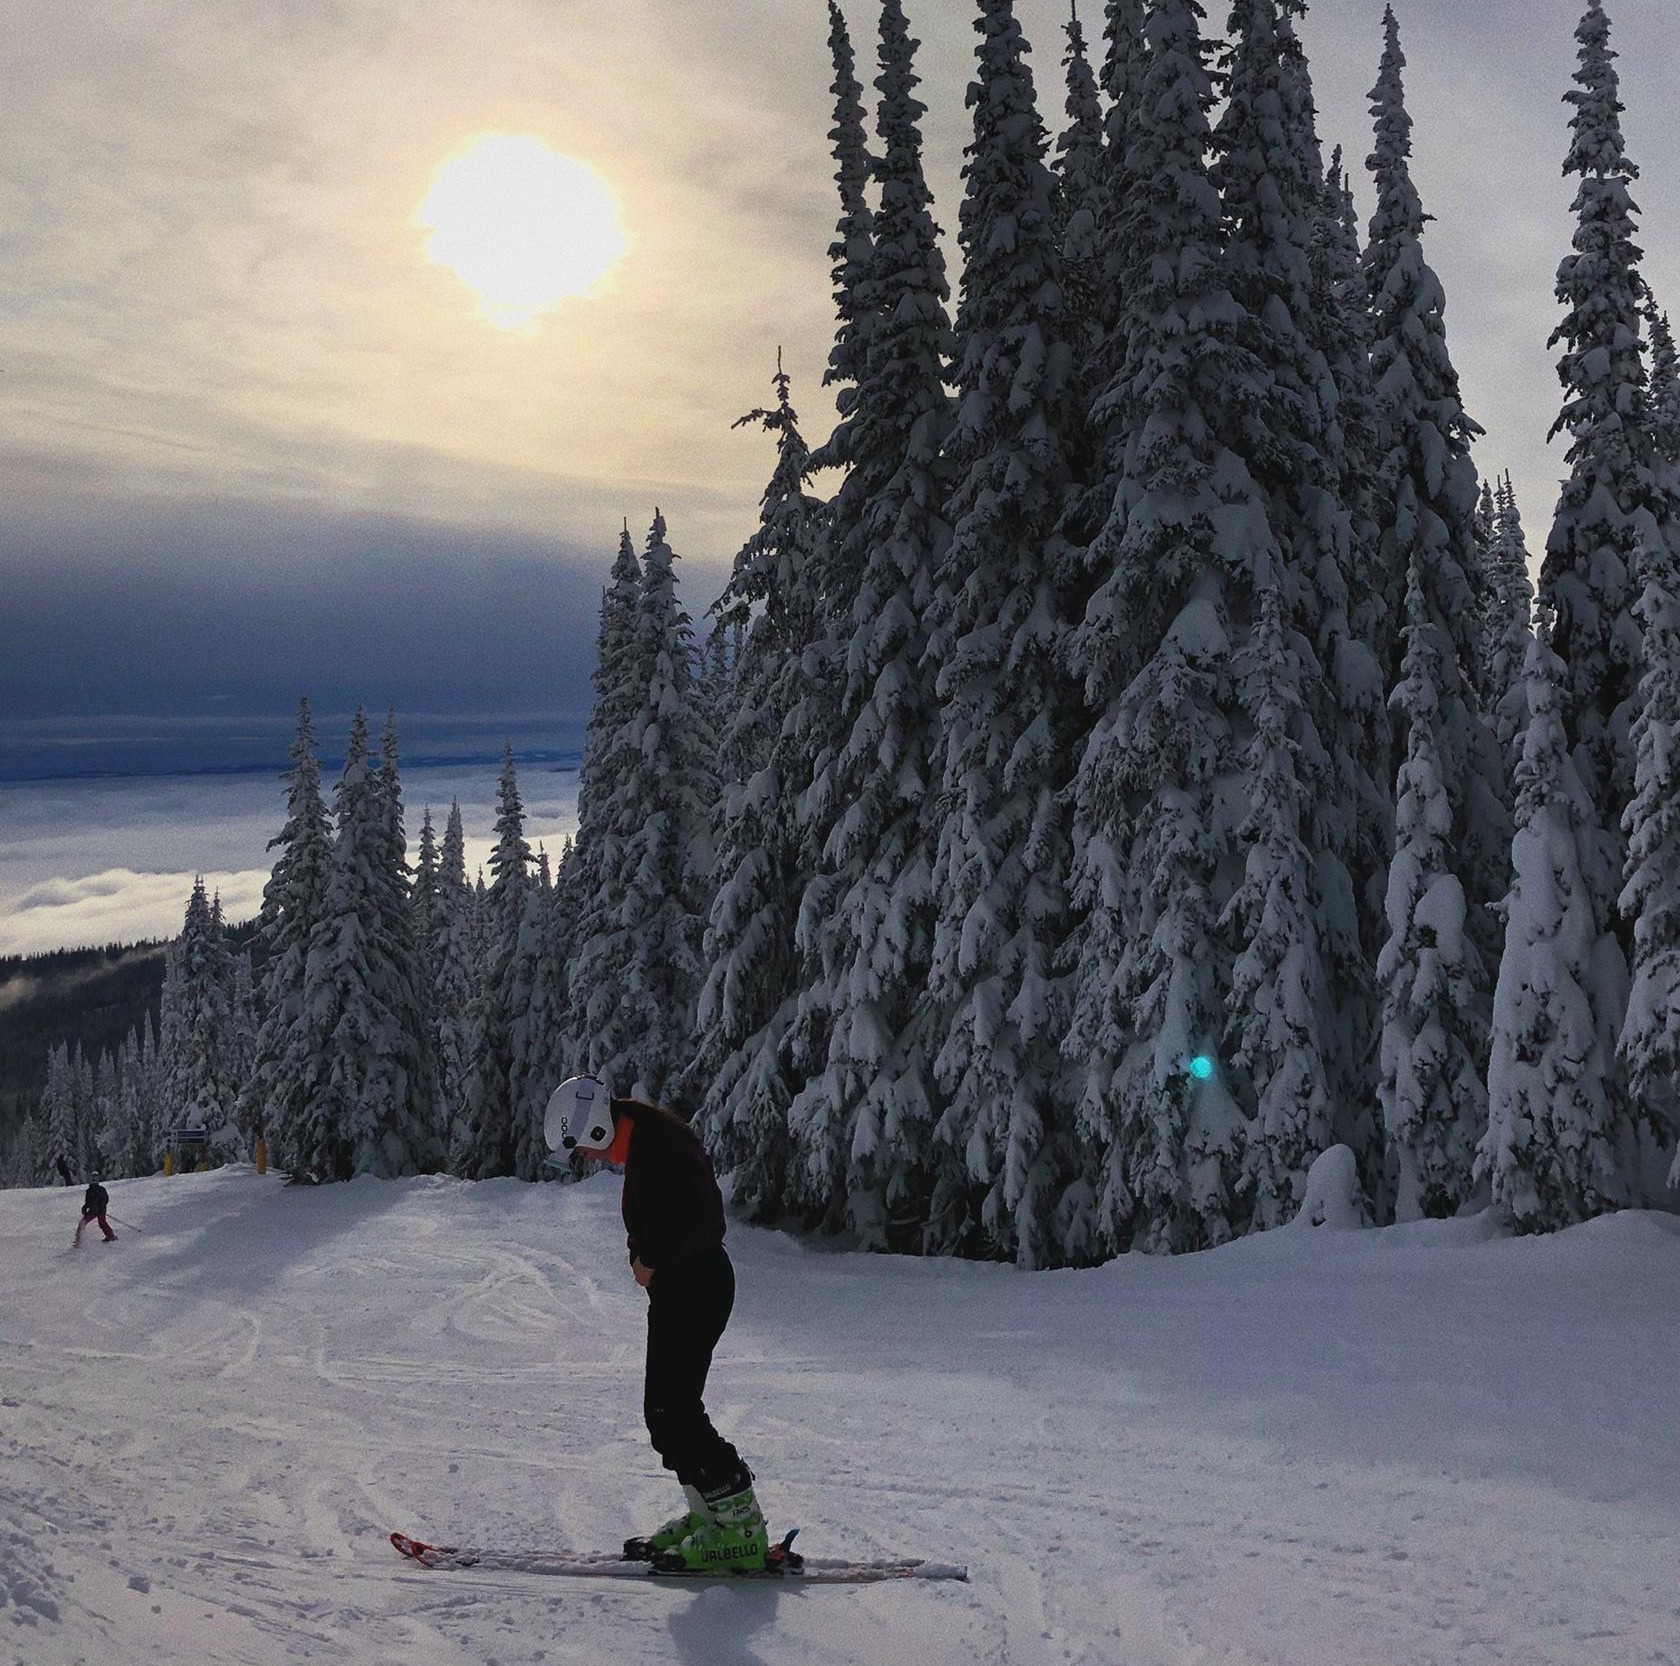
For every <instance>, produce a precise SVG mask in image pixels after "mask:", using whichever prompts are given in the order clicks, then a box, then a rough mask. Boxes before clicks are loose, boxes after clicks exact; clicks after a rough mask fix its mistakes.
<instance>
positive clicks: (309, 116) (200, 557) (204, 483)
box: [0, 0, 1680, 722]
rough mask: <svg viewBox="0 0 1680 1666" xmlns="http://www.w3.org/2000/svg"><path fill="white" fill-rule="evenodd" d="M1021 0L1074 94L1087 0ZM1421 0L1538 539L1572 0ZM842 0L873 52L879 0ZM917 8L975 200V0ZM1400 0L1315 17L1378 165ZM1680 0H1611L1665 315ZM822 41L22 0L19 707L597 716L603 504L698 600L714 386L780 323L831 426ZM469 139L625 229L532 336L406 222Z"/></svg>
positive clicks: (733, 523)
mask: <svg viewBox="0 0 1680 1666" xmlns="http://www.w3.org/2000/svg"><path fill="white" fill-rule="evenodd" d="M1020 9H1021V15H1022V17H1023V20H1024V22H1025V24H1026V26H1027V28H1028V31H1029V33H1030V35H1031V37H1032V38H1033V40H1034V41H1035V43H1036V44H1037V47H1038V52H1037V56H1036V66H1037V71H1038V75H1039V78H1040V86H1041V89H1044V90H1045V92H1046V95H1047V96H1046V99H1045V102H1046V104H1047V106H1049V108H1050V113H1051V114H1052V116H1053V117H1059V112H1060V103H1061V92H1060V84H1059V83H1060V68H1059V63H1060V58H1061V45H1062V43H1061V36H1060V29H1061V25H1062V22H1063V19H1064V16H1065V7H1064V4H1062V3H1052V0H1022V4H1021V8H1020ZM1086 9H1087V11H1089V12H1093V13H1094V12H1095V11H1096V10H1097V7H1096V4H1095V0H1089V3H1088V5H1087V7H1086ZM1399 9H1400V12H1401V20H1402V25H1403V27H1404V30H1405V35H1406V45H1407V50H1408V55H1409V57H1410V61H1411V67H1410V72H1409V89H1408V90H1409V94H1410V102H1411V106H1412V110H1413V113H1414V115H1415V116H1416V118H1417V122H1418V130H1417V147H1418V157H1417V174H1418V178H1419V182H1420V185H1421V187H1422V190H1423V193H1424V196H1425V200H1426V203H1427V205H1428V207H1429V208H1430V209H1431V211H1432V212H1433V213H1434V214H1435V215H1436V217H1437V222H1438V223H1437V225H1436V226H1435V227H1434V228H1433V230H1432V233H1431V242H1430V254H1431V257H1432V259H1433V261H1434V263H1435V264H1436V266H1437V267H1438V268H1439V270H1440V271H1441V272H1442V274H1443V276H1444V277H1445V279H1446V282H1447V286H1448V293H1449V297H1450V301H1451V314H1450V319H1449V324H1450V329H1451V335H1452V343H1453V347H1454V350H1455V353H1456V355H1457V359H1458V363H1459V366H1460V369H1461V371H1462V373H1463V376H1464V381H1465V385H1466V390H1467V393H1468V396H1469V400H1470V403H1471V406H1472V408H1473V410H1474V411H1475V413H1476V414H1477V415H1478V416H1479V417H1480V419H1481V420H1482V421H1483V423H1484V424H1485V426H1486V427H1487V428H1488V429H1489V431H1490V437H1489V439H1488V440H1487V442H1485V445H1484V447H1483V450H1482V452H1481V460H1482V462H1483V464H1484V467H1487V468H1490V469H1503V468H1506V467H1509V468H1510V469H1511V470H1512V471H1513V472H1514V474H1515V475H1516V477H1517V479H1518V484H1519V489H1520V491H1521V493H1522V498H1523V503H1524V507H1525V509H1526V511H1527V513H1528V516H1529V519H1530V521H1531V523H1532V525H1533V527H1534V530H1535V531H1536V532H1537V534H1539V535H1543V523H1544V521H1545V519H1546V517H1547V515H1548V513H1549V510H1550V506H1551V499H1552V494H1553V490H1554V482H1555V479H1556V476H1557V474H1558V472H1559V467H1560V461H1559V456H1558V454H1557V452H1556V451H1555V450H1554V451H1552V452H1548V451H1547V449H1546V445H1545V435H1546V429H1547V427H1548V426H1549V423H1550V420H1551V418H1552V416H1553V414H1554V413H1555V410H1556V408H1557V404H1558V397H1557V392H1556V384H1555V380H1554V376H1553V371H1552V359H1551V355H1550V354H1549V352H1548V351H1547V348H1546V337H1547V335H1548V333H1549V331H1550V329H1551V326H1552V324H1553V321H1554V320H1555V318H1556V316H1557V309H1556V306H1555V304H1554V302H1553V300H1552V298H1551V286H1552V277H1553V273H1554V272H1555V269H1556V265H1557V261H1558V258H1559V256H1560V254H1562V253H1563V251H1564V248H1565V244H1566V239H1567V235H1568V218H1567V210H1568V203H1569V196H1570V191H1569V188H1568V186H1567V185H1566V183H1565V182H1564V181H1563V180H1562V179H1561V177H1560V174H1559V162H1560V160H1561V157H1562V155H1563V150H1564V145H1565V140H1566V132H1565V121H1566V119H1567V112H1566V111H1565V110H1564V108H1563V107H1562V106H1561V105H1560V103H1559V95H1560V94H1561V93H1562V92H1563V91H1564V90H1565V88H1566V87H1567V85H1568V80H1569V75H1570V73H1571V70H1572V68H1573V63H1574V57H1573V54H1574V43H1573V40H1572V38H1571V37H1572V30H1573V28H1574V25H1575V22H1576V20H1577V17H1578V15H1579V11H1580V4H1579V0H1477V3H1475V4H1465V3H1464V0H1401V4H1400V6H1399ZM847 10H848V14H849V16H850V17H851V20H852V25H853V30H854V36H855V38H856V39H857V40H858V42H859V44H860V48H862V49H863V52H865V53H867V55H868V56H869V57H870V58H872V56H873V28H874V13H873V8H872V7H870V6H868V5H866V4H865V3H864V0H852V3H851V4H849V5H848V6H847ZM909 10H910V14H911V18H912V22H913V24H914V26H915V27H916V29H917V32H918V33H920V34H921V35H922V36H923V37H924V39H925V41H926V51H925V53H924V57H923V64H922V68H923V74H924V80H925V85H924V87H923V96H924V98H925V99H926V101H927V102H928V104H929V105H930V106H931V113H930V116H929V118H928V133H929V141H930V171H931V174H932V177H933V181H934V185H935V190H936V193H937V196H938V212H939V217H940V219H941V222H942V223H943V224H944V225H945V226H946V227H947V229H953V228H954V227H955V224H956V219H957V205H958V196H957V189H958V170H959V167H960V162H961V148H962V145H963V142H964V137H965V133H964V127H965V114H964V108H963V90H964V86H965V83H966V81H967V79H968V75H969V71H970V65H971V63H972V40H973V36H972V32H971V29H970V26H969V25H970V11H971V8H970V7H969V6H968V5H967V4H965V3H962V0H909ZM1381 10H1382V5H1381V0H1318V3H1317V4H1316V5H1315V7H1314V9H1313V13H1312V15H1311V17H1310V18H1309V20H1308V23H1307V26H1306V33H1307V39H1308V44H1309V47H1310V49H1311V52H1312V54H1313V60H1314V66H1315V70H1316V73H1317V76H1318V82H1319V93H1320V103H1321V106H1322V109H1323V126H1324V131H1325V135H1326V139H1327V142H1336V141H1341V142H1342V143H1344V144H1345V145H1346V146H1347V149H1348V151H1349V154H1350V156H1351V157H1352V158H1353V159H1354V160H1355V161H1356V162H1361V161H1362V160H1363V158H1364V156H1365V154H1366V151H1367V150H1368V148H1369V145H1368V139H1369V126H1368V120H1367V116H1366V109H1365V105H1366V99H1365V96H1364V95H1365V93H1366V90H1367V89H1368V88H1369V86H1370V85H1371V82H1372V80H1373V79H1374V76H1375V69H1376V60H1377V55H1378V52H1379V49H1380V44H1381V27H1380V25H1381ZM1673 12H1674V7H1673V0H1614V4H1613V7H1612V15H1613V17H1614V19H1615V22H1616V26H1617V35H1616V39H1617V44H1618V46H1619V47H1620V49H1621V51H1622V53H1623V58H1622V68H1623V71H1624V77H1625V91H1626V96H1627V102H1628V104H1629V107H1630V108H1629V114H1628V117H1627V131H1628V136H1629V141H1630V145H1631V146H1632V148H1633V151H1634V153H1635V155H1636V157H1637V158H1638V159H1639V160H1640V162H1641V163H1642V165H1643V167H1644V170H1645V179H1644V182H1643V184H1642V187H1641V189H1640V192H1639V197H1640V201H1641V204H1642V207H1643V208H1644V211H1645V243H1646V246H1647V248H1648V250H1649V253H1650V265H1649V271H1650V275H1651V277H1652V280H1653V282H1654V283H1655V284H1656V286H1657V287H1658V289H1659V291H1660V292H1661V293H1662V294H1664V295H1673V296H1674V297H1675V304H1676V306H1677V307H1680V237H1677V236H1676V235H1675V231H1674V227H1675V224H1676V219H1675V216H1676V210H1677V208H1680V186H1677V184H1676V177H1677V173H1680V117H1677V116H1676V115H1675V114H1674V113H1673V108H1672V91H1673V88H1674V86H1675V85H1676V84H1680V32H1677V31H1675V29H1674V27H1673V21H1674V17H1673ZM1090 23H1091V27H1092V32H1093V33H1095V32H1096V29H1097V19H1096V18H1095V17H1093V18H1091V19H1090ZM825 34H826V20H825V16H824V9H823V6H822V4H821V3H820V0H613V3H612V4H610V5H602V4H600V3H599V0H264V3H263V4H261V5H257V4H252V3H250V0H237V3H236V0H169V3H168V4H164V3H163V0H105V3H104V4H102V5H100V6H98V7H92V6H87V5H83V4H80V3H72V0H38V3H37V4H34V5H32V6H31V7H30V8H29V14H28V27H27V28H23V27H19V28H14V29H12V30H10V31H8V33H7V44H6V48H5V51H4V53H3V54H0V563H3V570H4V572H5V574H6V579H5V591H6V602H5V606H4V607H3V608H0V720H3V719H6V718H10V719H14V720H15V719H32V720H41V721H60V722H61V721H62V720H63V719H64V718H65V717H66V716H67V715H68V716H70V717H73V718H77V717H81V716H85V715H88V714H98V713H103V714H110V713H119V712H135V711H143V712H151V713H156V712H171V713H177V714H183V715H186V716H189V717H190V716H195V715H197V714H199V713H201V712H205V711H210V710H215V709H229V708H230V706H231V708H236V709H239V710H249V711H253V712H257V711H260V712H264V713H268V714H270V715H272V714H275V713H279V714H281V715H284V714H287V713H289V711H290V709H291V706H292V703H293V701H294V699H295V697H296V695H297V694H298V693H299V692H302V691H303V690H305V689H308V690H310V691H311V692H313V693H314V694H316V696H317V698H318V699H319V700H321V701H323V702H324V703H326V704H327V705H329V706H331V705H332V704H333V703H335V702H336V703H338V704H340V705H343V704H348V703H349V702H352V701H355V700H366V701H368V702H369V703H370V704H371V705H373V706H374V707H376V708H383V707H384V706H387V705H390V704H393V703H394V704H397V705H398V706H399V707H400V708H406V707H422V706H423V707H425V708H426V709H430V710H438V711H479V712H485V711H491V712H493V711H496V710H498V709H503V708H505V709H509V710H518V711H530V710H535V709H543V710H555V711H561V712H565V711H572V712H575V711H576V710H578V709H579V708H580V706H581V702H582V700H583V699H584V697H585V692H586V664H587V658H588V653H589V648H590V644H591V641H592V638H593V631H594V620H593V609H594V605H595V601H596V598H597V596H598V591H599V586H600V583H601V581H602V577H603V575H604V572H605V569H606V566H607V565H608V563H609V562H610V558H611V554H612V550H613V547H614V545H615V542H616V537H617V532H618V528H619V525H620V521H621V518H622V517H628V519H629V522H630V526H631V529H632V531H633V532H635V533H636V534H637V536H638V539H639V538H640V536H641V535H642V534H643V532H644V531H645V528H646V525H647V522H648V520H649V519H650V517H651V514H652V511H653V508H654V506H655V505H656V504H657V505H659V506H660V507H662V508H663V510H664V512H665V514H666V516H667V518H668V520H669V522H670V527H671V537H672V542H673V543H674V545H675V547H676V548H677V550H678V551H679V553H680V554H682V555H683V556H685V557H686V558H687V559H686V562H685V566H684V568H683V574H684V577H685V579H686V582H687V592H686V594H687V599H688V601H689V604H690V606H691V608H692V609H693V611H695V612H696V613H698V612H700V611H702V610H703V608H704V606H705V605H706V603H707V602H708V601H709V600H710V599H711V597H712V596H713V595H714V594H715V593H716V590H717V587H718V585H719V583H720V582H721V579H722V576H723V573H724V571H725V570H726V565H727V562H728V559H729V556H730V554H731V552H732V550H733V549H734V547H735V545H736V544H737V543H738V542H739V541H740V539H741V537H742V536H743V535H744V534H745V532H746V531H747V530H749V528H750V526H751V523H752V516H753V511H754V506H755V503H756V498H757V494H758V491H759V489H760V487H761V485H762V483H763V480H764V478H765V476H766V474H767V471H768V465H769V460H770V458H769V451H768V443H769V442H768V440H767V438H766V437H765V436H763V435H761V434H754V433H752V432H749V431H741V432H732V431H731V428H730V424H731V421H732V420H733V419H734V418H735V417H736V416H738V415H739V414H740V413H741V412H742V411H744V410H746V409H747V408H749V407H750V406H752V405H754V404H757V403H759V402H760V401H761V400H762V399H763V398H764V397H765V395H766V393H767V391H768V378H769V376H770V374H771V372H772V370H773V368H774V361H775V353H776V348H777V346H778V344H782V345H784V346H785V348H786V352H787V358H788V363H789V367H790V369H791V370H792V371H793V373H794V376H795V378H796V382H795V395H796V402H797V403H798V404H799V405H800V407H801V408H802V410H803V412H804V415H805V420H806V426H807V428H808V430H809V431H810V432H811V433H812V434H818V433H821V432H822V431H823V430H824V429H825V427H826V422H827V418H828V416H829V414H830V413H831V410H832V407H831V405H830V404H829V402H828V401H827V400H826V399H825V397H824V396H823V394H822V392H821V389H820V387H819V385H818V383H819V376H820V371H821V367H822V364H823V360H824V357H825V354H826V351H827V345H828V339H829V334H830V329H831V321H830V307H829V295H828V289H827V274H826V258H825V255H824V249H825V246H826V243H827V241H828V236H829V232H830V227H831V224H832V220H833V215H834V206H833V200H832V186H831V182H830V171H831V170H830V164H829V161H828V158H827V155H826V140H825V132H826V128H827V125H828V102H829V95H828V92H827V85H828V81H829V68H828V63H827V57H826V47H825ZM871 73H872V72H871ZM486 133H511V134H524V135H533V136H536V137H539V138H541V139H542V140H544V141H546V142H547V143H548V144H549V145H551V146H552V147H553V148H554V149H555V150H557V151H559V152H561V153H564V154H566V155H568V156H571V157H574V158H577V159H579V160H581V161H582V162H584V163H585V164H587V165H588V166H589V167H590V168H591V169H593V170H594V171H595V173H596V174H597V175H598V176H599V177H600V179H601V180H602V181H604V182H605V184H606V185H607V187H608V188H609V190H610V191H611V192H612V193H613V195H614V197H615V198H616V201H617V212H618V222H619V229H620V230H621V232H622V235H623V237H624V238H625V240H626V242H627V244H628V251H627V253H626V254H625V255H624V256H623V258H622V259H621V260H620V261H619V262H618V263H617V264H616V266H614V267H613V269H612V270H611V271H610V272H609V273H608V274H607V275H606V276H605V278H604V279H602V280H601V281H600V282H599V283H598V285H597V286H596V288H595V290H594V291H592V292H591V293H589V294H587V295H585V296H582V297H578V298H573V299H568V300H565V301H562V302H561V303H559V304H558V305H557V306H555V307H554V308H553V309H552V310H551V311H549V312H548V313H546V314H545V315H543V316H542V317H541V318H540V319H537V320H535V321H534V322H530V323H528V325H527V327H526V328H524V329H506V328H498V327H496V321H494V320H492V319H487V318H486V316H485V315H484V310H483V308H482V306H481V302H480V297H479V296H477V295H475V293H474V292H473V291H472V290H471V289H469V288H468V287H467V286H466V285H465V284H464V283H463V282H462V281H461V280H460V279H459V278H457V277H456V276H455V275H454V274H453V272H451V271H450V270H449V269H448V268H447V267H445V266H443V265H440V264H438V263H436V262H434V261H430V260H428V259H427V257H426V232H425V230H424V229H423V228H422V227H421V226H420V225H419V224H417V221H416V211H417V209H418V207H419V205H420V204H421V202H422V201H423V199H425V198H426V197H427V194H428V192H429V190H430V189H431V188H432V185H433V182H434V176H435V173H436V170H437V169H438V168H439V166H440V164H442V163H443V162H444V161H445V160H446V159H448V158H450V157H452V156H455V155H458V154H460V153H462V152H463V151H465V150H468V149H469V148H470V146H471V145H472V142H473V140H474V138H475V136H478V135H482V134H486ZM1359 183H1360V185H1361V188H1362V190H1361V202H1362V205H1363V206H1364V207H1365V208H1367V209H1368V207H1369V192H1368V190H1364V189H1363V186H1364V179H1363V175H1361V176H1360V182H1359ZM491 194H494V193H491ZM550 218H552V216H550ZM578 235H579V237H580V238H583V237H584V236H585V235H586V234H585V230H584V229H583V228H582V227H580V228H579V232H578ZM504 322H505V320H504ZM1538 542H1539V537H1538V536H1537V537H1536V543H1538Z"/></svg>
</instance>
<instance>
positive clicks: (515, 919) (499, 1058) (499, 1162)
mask: <svg viewBox="0 0 1680 1666" xmlns="http://www.w3.org/2000/svg"><path fill="white" fill-rule="evenodd" d="M532 866H533V863H532V858H531V846H530V844H529V842H528V841H527V840H526V838H525V803H524V800H523V799H521V797H520V796H519V772H518V770H517V769H516V768H515V767H514V761H513V747H512V745H511V743H510V744H508V745H506V746H504V747H503V748H502V773H501V778H500V780H499V782H498V783H497V806H496V844H495V848H494V849H493V850H492V851H491V852H490V885H489V887H488V889H487V890H486V891H485V892H484V895H483V897H482V899H481V901H480V905H479V911H478V912H479V920H478V929H479V937H480V948H481V951H482V955H483V960H482V964H481V967H480V974H479V984H478V992H477V994H476V995H475V997H474V999H473V1003H472V1006H471V1009H470V1012H469V1020H468V1023H469V1033H468V1041H467V1061H468V1062H467V1075H466V1082H465V1086H464V1091H463V1097H462V1104H461V1108H460V1111H459V1113H458V1114H457V1116H456V1118H455V1122H454V1127H453V1130H452V1134H451V1144H450V1153H449V1167H450V1170H451V1172H453V1173H455V1174H459V1175H461V1176H463V1177H464V1178H466V1179H469V1180H492V1179H495V1178H496V1177H498V1176H500V1175H509V1174H513V1173H515V1172H516V1170H517V1168H518V1163H519V1153H520V1150H521V1147H522V1145H523V1144H524V1141H523V1140H522V1137H521V1130H520V1128H519V1126H518V1124H517V1123H516V1120H515V1106H514V1083H513V1079H512V1077H513V1068H514V1059H513V1040H512V1036H511V1033H510V1031H511V1027H512V1023H513V1019H514V1016H515V1012H516V1010H517V1003H518V1002H520V1001H521V1000H528V999H529V996H530V987H531V985H530V971H531V967H530V960H529V954H528V951H529V947H530V938H529V936H528V935H527V936H526V937H525V940H524V942H523V943H522V942H521V933H522V931H523V930H524V921H525V914H526V909H527V905H528V902H529V898H530V894H531V892H532V891H533V888H534V881H533V875H532Z"/></svg>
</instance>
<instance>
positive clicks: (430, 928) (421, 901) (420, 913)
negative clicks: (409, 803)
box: [408, 804, 441, 1053]
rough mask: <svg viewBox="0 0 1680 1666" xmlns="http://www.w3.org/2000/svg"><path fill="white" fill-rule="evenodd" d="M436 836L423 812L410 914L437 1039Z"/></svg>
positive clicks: (430, 1026)
mask: <svg viewBox="0 0 1680 1666" xmlns="http://www.w3.org/2000/svg"><path fill="white" fill-rule="evenodd" d="M440 887H441V881H440V880H439V878H438V847H437V834H436V833H435V832H434V831H433V830H432V808H431V806H430V805H429V804H428V805H427V806H426V807H425V808H424V809H423V810H422V811H421V813H420V845H419V849H418V850H417V851H416V852H415V857H414V875H413V879H412V881H411V883H410V884H409V888H408V912H409V919H410V923H411V926H412V929H413V932H414V952H415V955H416V957H417V961H418V970H419V974H420V999H421V1004H422V1005H423V1006H424V1008H425V1012H426V1033H427V1034H428V1035H429V1036H431V1037H432V1038H433V1040H432V1047H433V1051H434V1053H435V1051H436V1037H437V941H438V909H439V906H440V904H439V901H438V895H439V890H440Z"/></svg>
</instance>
